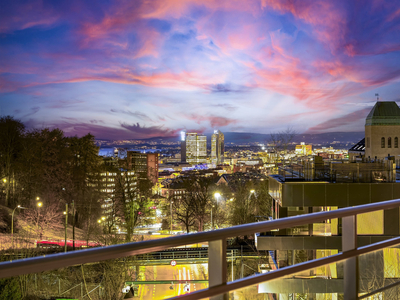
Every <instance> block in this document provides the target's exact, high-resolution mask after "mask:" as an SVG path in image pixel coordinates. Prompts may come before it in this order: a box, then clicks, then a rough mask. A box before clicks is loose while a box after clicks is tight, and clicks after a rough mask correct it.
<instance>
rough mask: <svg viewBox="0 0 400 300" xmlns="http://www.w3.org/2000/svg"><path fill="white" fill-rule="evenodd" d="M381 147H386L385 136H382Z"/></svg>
mask: <svg viewBox="0 0 400 300" xmlns="http://www.w3.org/2000/svg"><path fill="white" fill-rule="evenodd" d="M381 148H385V138H384V137H383V138H381Z"/></svg>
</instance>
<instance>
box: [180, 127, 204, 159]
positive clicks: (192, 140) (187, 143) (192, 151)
mask: <svg viewBox="0 0 400 300" xmlns="http://www.w3.org/2000/svg"><path fill="white" fill-rule="evenodd" d="M181 157H182V158H181V160H182V162H187V163H189V164H200V163H205V162H207V137H206V136H205V135H198V134H197V133H196V132H186V133H185V136H184V140H183V134H182V133H181Z"/></svg>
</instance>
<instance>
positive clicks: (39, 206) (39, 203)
mask: <svg viewBox="0 0 400 300" xmlns="http://www.w3.org/2000/svg"><path fill="white" fill-rule="evenodd" d="M38 198H39V197H37V198H36V200H37V199H38ZM36 205H37V207H38V208H39V209H38V220H37V228H36V231H37V232H38V233H39V222H40V208H41V207H42V205H43V203H42V202H38V203H36Z"/></svg>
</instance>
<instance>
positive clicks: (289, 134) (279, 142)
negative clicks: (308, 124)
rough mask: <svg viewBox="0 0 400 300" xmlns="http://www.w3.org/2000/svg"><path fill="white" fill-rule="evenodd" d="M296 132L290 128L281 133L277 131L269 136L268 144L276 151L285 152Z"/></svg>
mask: <svg viewBox="0 0 400 300" xmlns="http://www.w3.org/2000/svg"><path fill="white" fill-rule="evenodd" d="M297 135H298V132H297V131H296V130H295V129H293V128H292V127H288V128H286V129H285V130H283V131H278V132H275V133H271V134H270V138H269V141H268V142H269V144H271V145H272V146H273V147H274V149H275V150H276V151H283V152H285V153H286V152H287V150H288V147H289V145H290V144H291V143H292V142H293V140H294V138H295V137H296V136H297Z"/></svg>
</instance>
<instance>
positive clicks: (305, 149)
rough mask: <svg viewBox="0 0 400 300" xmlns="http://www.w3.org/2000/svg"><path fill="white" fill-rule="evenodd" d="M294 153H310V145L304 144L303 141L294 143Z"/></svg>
mask: <svg viewBox="0 0 400 300" xmlns="http://www.w3.org/2000/svg"><path fill="white" fill-rule="evenodd" d="M295 153H296V154H297V155H311V154H312V145H306V144H305V143H301V144H300V145H296V149H295Z"/></svg>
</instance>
